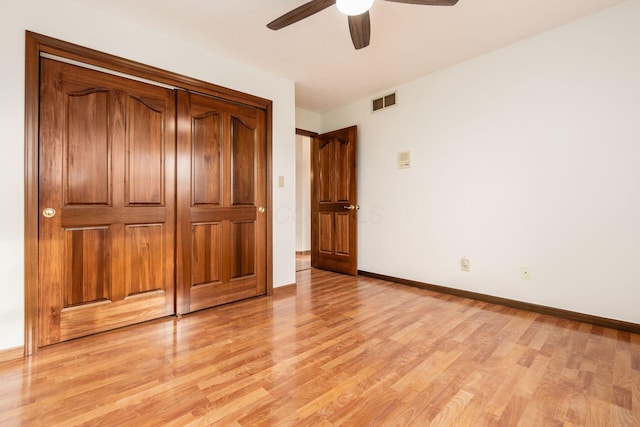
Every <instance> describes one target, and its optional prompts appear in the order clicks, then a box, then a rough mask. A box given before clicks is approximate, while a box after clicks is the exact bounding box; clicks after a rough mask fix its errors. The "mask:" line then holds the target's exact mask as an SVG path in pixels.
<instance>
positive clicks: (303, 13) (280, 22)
mask: <svg viewBox="0 0 640 427" xmlns="http://www.w3.org/2000/svg"><path fill="white" fill-rule="evenodd" d="M334 4H336V0H311V1H310V2H307V3H305V4H303V5H302V6H300V7H296V8H295V9H293V10H292V11H291V12H288V13H285V14H284V15H282V16H281V17H280V18H277V19H275V20H273V21H271V22H269V23H268V24H267V27H268V28H271V29H272V30H279V29H280V28H284V27H286V26H288V25H291V24H295V23H296V22H298V21H301V20H303V19H304V18H308V17H309V16H311V15H314V14H316V13H318V12H320V11H323V10H325V9H326V8H328V7H329V6H333V5H334Z"/></svg>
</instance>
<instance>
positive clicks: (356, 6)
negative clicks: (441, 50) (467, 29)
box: [267, 0, 458, 49]
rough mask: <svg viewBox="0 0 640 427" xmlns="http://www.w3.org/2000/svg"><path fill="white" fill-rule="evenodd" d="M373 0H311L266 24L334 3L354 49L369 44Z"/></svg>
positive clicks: (436, 0)
mask: <svg viewBox="0 0 640 427" xmlns="http://www.w3.org/2000/svg"><path fill="white" fill-rule="evenodd" d="M373 1H374V0H311V1H309V2H307V3H305V4H303V5H302V6H300V7H297V8H295V9H293V10H292V11H290V12H288V13H285V14H284V15H282V16H281V17H279V18H277V19H275V20H273V21H272V22H270V23H268V24H267V27H268V28H270V29H272V30H279V29H281V28H284V27H286V26H288V25H291V24H294V23H296V22H298V21H301V20H303V19H304V18H308V17H309V16H311V15H314V14H316V13H318V12H320V11H322V10H324V9H326V8H328V7H329V6H333V5H334V4H335V5H336V6H337V7H338V10H339V11H340V12H342V13H343V14H345V15H347V16H348V18H349V32H350V33H351V40H352V41H353V46H354V47H355V48H356V49H362V48H363V47H367V46H369V39H370V36H371V21H370V19H369V9H370V8H371V6H373ZM386 1H391V2H394V3H408V4H418V5H423V6H453V5H455V4H456V3H457V2H458V0H386Z"/></svg>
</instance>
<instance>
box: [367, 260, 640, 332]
mask: <svg viewBox="0 0 640 427" xmlns="http://www.w3.org/2000/svg"><path fill="white" fill-rule="evenodd" d="M358 274H359V275H360V276H365V277H371V278H373V279H380V280H385V281H387V282H393V283H399V284H401V285H407V286H412V287H414V288H420V289H425V290H428V291H433V292H438V293H441V294H448V295H455V296H458V297H462V298H469V299H474V300H478V301H483V302H488V303H491V304H499V305H504V306H506V307H512V308H518V309H521V310H528V311H533V312H535V313H540V314H546V315H549V316H555V317H560V318H563V319H568V320H575V321H578V322H584V323H590V324H592V325H597V326H603V327H605V328H612V329H617V330H620V331H625V332H631V333H634V334H640V324H637V323H631V322H624V321H622V320H615V319H608V318H606V317H599V316H592V315H590V314H584V313H578V312H576V311H570V310H563V309H561V308H554V307H547V306H544V305H539V304H532V303H528V302H523V301H518V300H513V299H509V298H501V297H496V296H492V295H486V294H481V293H478V292H471V291H465V290H461V289H455V288H449V287H446V286H439V285H432V284H429V283H424V282H418V281H415V280H409V279H402V278H398V277H393V276H386V275H384V274H377V273H371V272H369V271H362V270H358Z"/></svg>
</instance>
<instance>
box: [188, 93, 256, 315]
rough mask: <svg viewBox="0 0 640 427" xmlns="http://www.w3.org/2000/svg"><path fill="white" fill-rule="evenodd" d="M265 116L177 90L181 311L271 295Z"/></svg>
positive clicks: (233, 104) (235, 105)
mask: <svg viewBox="0 0 640 427" xmlns="http://www.w3.org/2000/svg"><path fill="white" fill-rule="evenodd" d="M265 117H266V115H265V111H264V110H261V109H258V108H254V107H250V106H245V105H240V104H236V103H233V102H228V101H224V100H220V99H216V98H212V97H208V96H204V95H199V94H194V93H189V92H184V91H181V92H179V93H178V123H179V129H178V197H177V203H178V210H177V214H178V242H177V251H178V262H177V267H178V270H177V271H178V274H177V281H178V297H177V311H178V312H179V313H187V312H191V311H194V310H200V309H203V308H207V307H212V306H215V305H220V304H225V303H228V302H232V301H238V300H241V299H245V298H249V297H254V296H257V295H264V294H265V293H266V261H267V223H266V219H267V214H266V210H267V165H266V161H267V160H266V159H267V157H266V119H265Z"/></svg>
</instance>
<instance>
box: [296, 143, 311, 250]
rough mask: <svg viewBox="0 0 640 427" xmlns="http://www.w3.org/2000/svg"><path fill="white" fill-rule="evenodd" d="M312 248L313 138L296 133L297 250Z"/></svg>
mask: <svg viewBox="0 0 640 427" xmlns="http://www.w3.org/2000/svg"><path fill="white" fill-rule="evenodd" d="M310 250H311V138H309V137H308V136H302V135H296V251H298V252H302V251H310Z"/></svg>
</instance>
